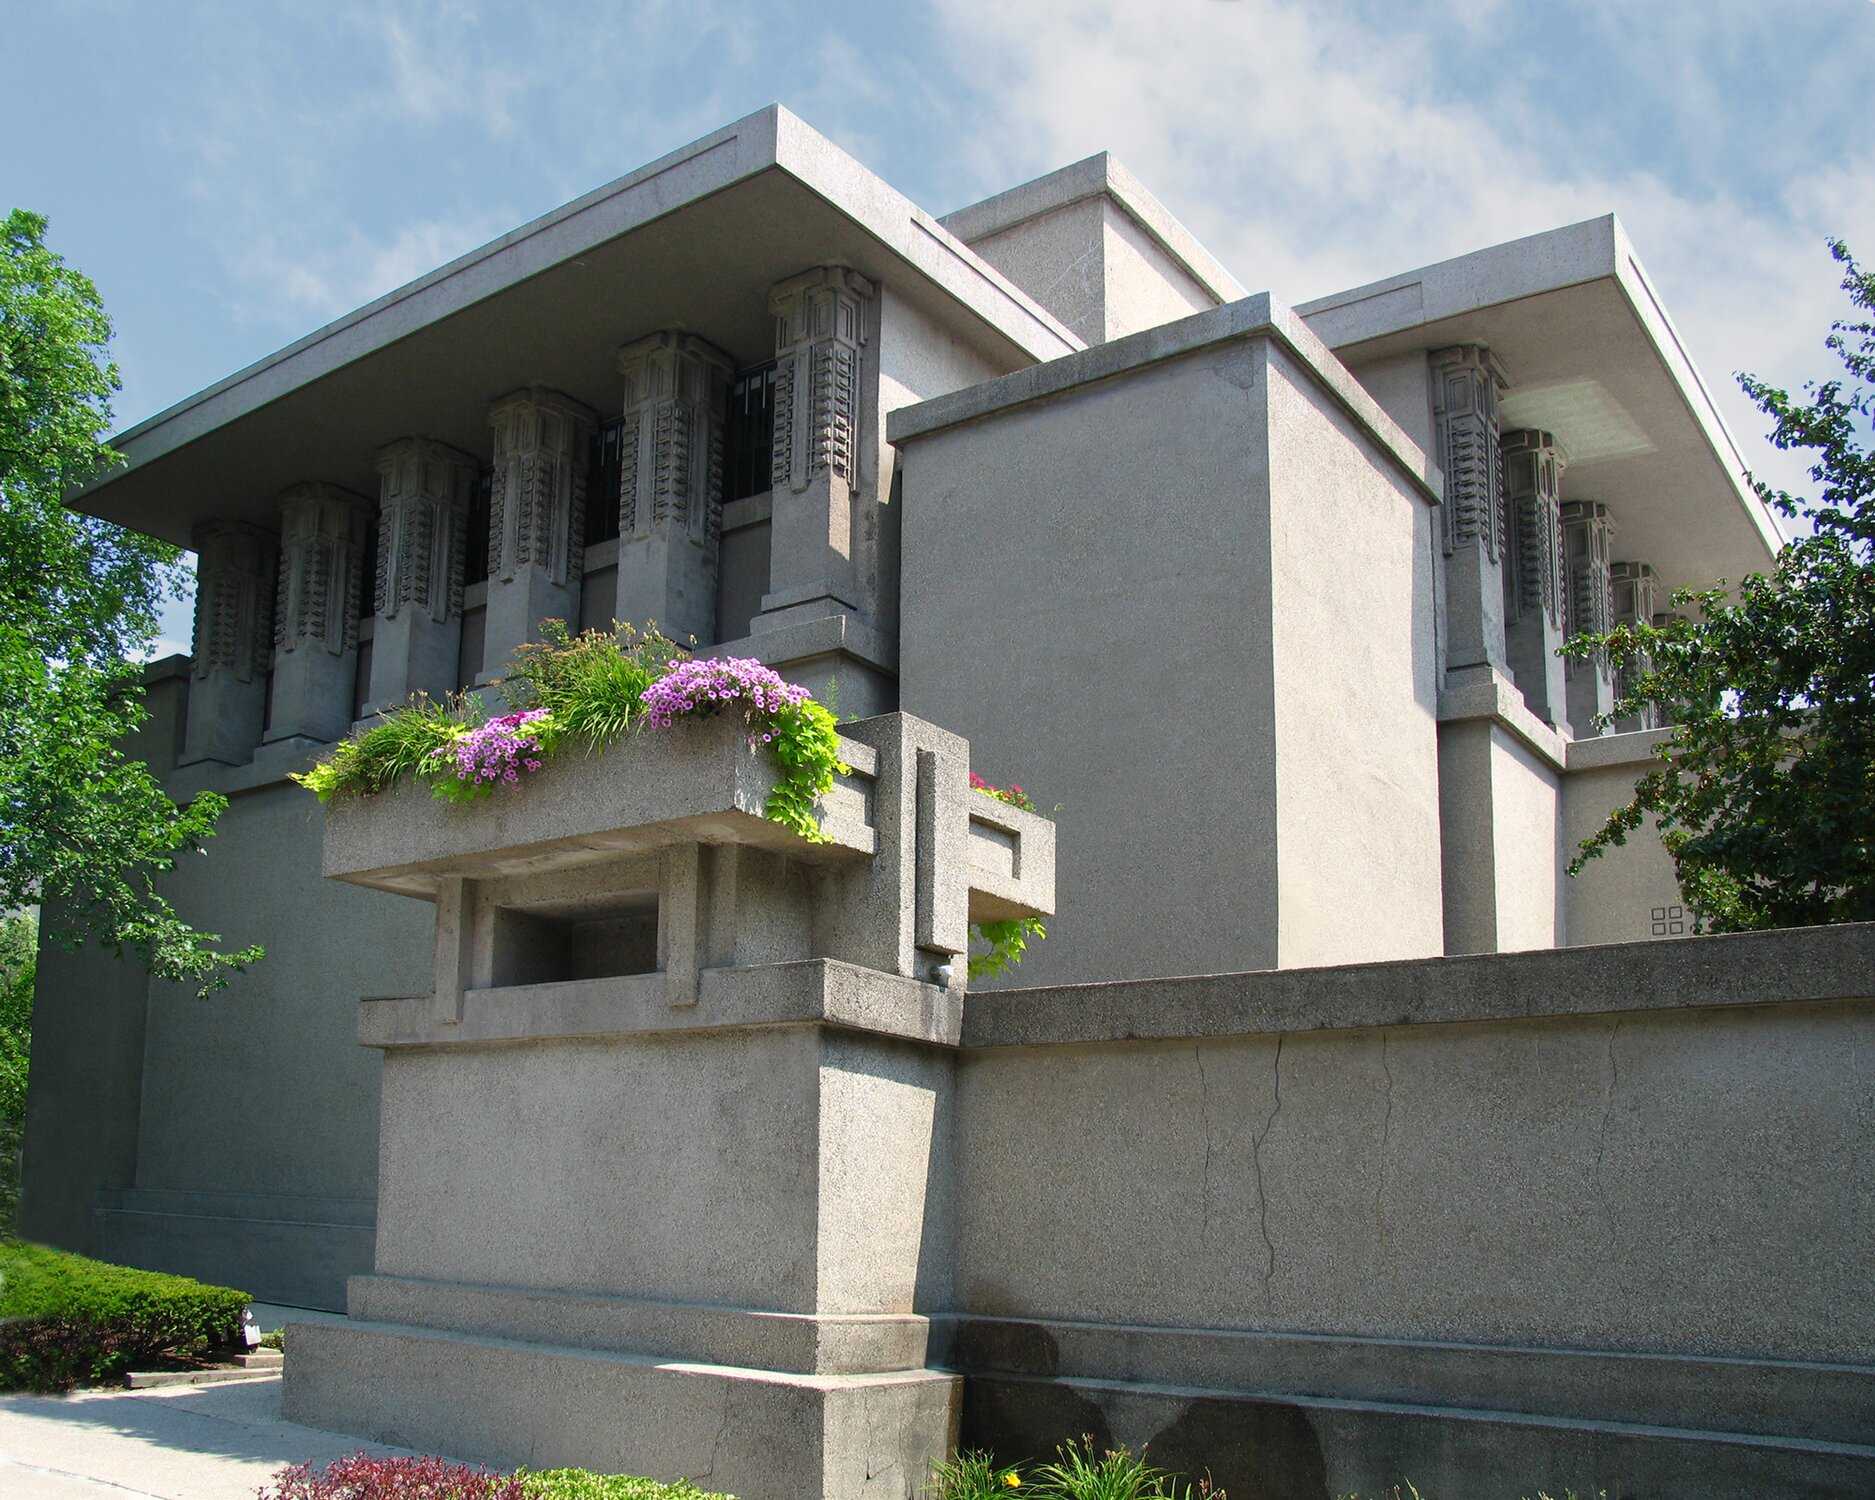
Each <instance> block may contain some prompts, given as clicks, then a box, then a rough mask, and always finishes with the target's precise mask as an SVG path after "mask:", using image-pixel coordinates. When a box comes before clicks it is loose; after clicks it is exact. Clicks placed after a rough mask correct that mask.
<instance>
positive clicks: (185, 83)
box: [0, 0, 1875, 649]
mask: <svg viewBox="0 0 1875 1500" xmlns="http://www.w3.org/2000/svg"><path fill="white" fill-rule="evenodd" d="M1870 58H1875V4H1872V3H1870V0H1809V3H1807V4H1805V5H1803V6H1796V5H1766V4H1763V3H1761V0H1759V3H1742V0H1468V3H1464V4H1455V5H1449V6H1447V5H1421V4H1414V3H1410V0H1348V3H1344V4H1332V3H1313V4H1306V5H1300V4H1288V3H1281V0H1129V3H1125V4H1118V5H1097V4H1086V3H1083V4H1068V3H1049V0H1033V3H1031V0H1002V3H999V4H995V5H978V4H965V3H962V0H937V3H934V4H930V5H927V6H922V7H912V6H897V5H881V4H878V3H873V4H864V5H849V4H840V3H834V4H819V5H813V6H792V5H786V4H760V5H744V4H726V3H717V0H691V3H685V4H664V3H652V4H643V5H622V4H611V5H607V4H588V3H581V0H556V3H554V4H552V5H543V6H532V7H527V6H513V5H510V6H495V5H492V4H489V5H477V4H474V3H470V0H436V3H421V4H399V3H391V0H385V3H374V4H347V3H343V0H332V3H324V4H319V5H313V4H300V5H289V4H277V3H276V4H269V3H264V0H249V3H239V0H229V3H224V4H207V3H203V4H179V3H174V0H143V3H137V0H64V3H59V0H53V3H50V4H46V5H41V6H33V7H30V8H21V9H19V10H16V12H15V13H14V14H13V15H11V16H10V17H9V19H8V21H7V23H6V27H5V41H4V46H3V47H0V140H5V141H6V142H7V143H8V150H7V152H6V153H5V156H4V158H0V189H3V190H4V196H5V198H6V199H7V205H6V206H12V205H14V204H18V205H21V206H26V207H31V208H35V209H38V210H39V211H41V212H43V213H45V214H47V215H48V216H49V217H50V218H51V220H52V229H51V241H52V243H53V245H54V246H55V248H57V249H59V250H60V251H62V252H63V253H64V254H65V255H66V256H67V258H68V259H70V260H71V261H72V262H73V263H74V264H76V265H78V266H79V267H81V268H82V269H84V270H85V271H86V272H88V273H89V274H90V275H91V276H92V277H93V278H94V279H95V280H96V281H97V283H98V285H99V287H100V289H101V290H102V292H103V294H104V298H105V302H106V305H107V307H108V308H109V309H110V311H111V313H112V316H113V317H114V318H115V320H116V324H117V333H118V337H117V344H116V354H117V358H118V360H119V363H120V364H121V366H122V368H123V374H124V391H123V394H122V397H121V398H120V400H119V402H118V405H117V415H118V417H119V419H120V423H121V425H125V426H127V425H129V424H130V423H132V422H135V421H137V420H140V419H141V418H143V417H145V416H148V415H150V414H151V413H153V412H155V411H158V410H160V409H161V408H163V407H164V406H166V405H168V404H170V403H171V402H173V401H176V400H179V399H181V398H182V397H184V396H187V395H188V394H190V393H191V392H193V391H195V390H198V389H200V388H201V387H202V386H204V385H207V384H209V383H211V382H212V381H214V380H217V379H219V378H220V377H222V376H224V375H226V374H229V373H230V372H232V371H233V370H235V369H237V368H239V367H240V366H241V365H244V364H246V363H248V362H250V361H252V360H254V359H256V358H258V357H260V356H261V355H264V354H266V353H268V352H270V351H271V350H273V349H275V348H278V347H279V346H280V345H282V344H285V343H288V342H290V341H291V340H293V339H295V338H297V337H298V336H300V335H301V334H303V333H305V332H307V331H309V330H310V329H311V328H313V327H315V326H317V325H318V324H320V323H323V322H325V321H327V320H329V319H330V318H332V317H335V316H337V315H339V314H340V313H343V312H345V311H347V310H348V309H350V308H351V307H354V306H356V305H357V304H359V303H361V302H364V301H366V300H368V299H369V298H371V297H374V296H376V295H378V294H379V293H381V292H384V291H386V290H388V289H390V288H391V287H393V286H396V285H398V284H399V283H401V282H403V281H406V280H408V279H410V278H411V277H413V276H416V275H419V274H421V273H422V272H424V271H426V270H428V269H430V268H431V267H433V266H435V265H436V264H438V263H440V262H441V261H443V260H446V259H448V258H449V257H451V256H454V255H456V254H459V253H461V252H462V251H463V250H466V249H469V248H471V247H472V246H474V245H477V244H480V243H482V242H483V241H485V240H488V239H490V238H493V237H494V236H495V235H497V234H500V233H502V232H504V231H505V230H507V229H510V228H512V227H513V226H514V225H515V224H517V223H520V222H522V221H523V220H525V219H528V218H531V217H532V216H534V215H535V214H538V213H541V212H544V211H545V210H547V209H550V208H552V207H554V206H556V205H558V204H560V203H562V202H564V201H566V200H567V199H569V198H571V197H574V196H576V195H577V194H579V193H581V192H583V191H585V190H586V189H588V188H591V187H594V186H596V185H598V184H599V183H601V182H605V181H607V180H609V179H610V178H613V177H616V176H618V175H619V174H621V173H623V172H626V171H629V170H631V169H632V168H633V167H635V166H637V165H639V164H641V163H643V162H645V161H648V160H650V159H651V158H653V157H655V156H658V155H660V154H662V153H663V152H665V151H668V150H670V149H671V148H673V147H675V146H678V145H681V144H682V143H683V142H685V141H688V140H691V139H693V138H694V137H696V136H698V135H701V134H703V133H704V132H706V131H708V130H710V129H712V128H713V127H715V126H717V125H719V124H722V123H724V122H726V121H728V120H731V119H733V118H735V117H737V116H738V115H742V114H746V113H747V112H749V111H750V110H752V109H755V108H758V107H760V106H761V105H763V104H766V103H769V102H770V101H772V100H777V99H778V100H780V101H781V102H782V103H784V104H787V105H788V106H789V107H790V108H792V109H794V110H795V111H796V112H797V113H799V114H801V115H802V116H803V117H804V118H806V119H807V120H808V121H809V122H810V123H811V124H813V125H815V126H816V127H817V128H819V129H820V130H822V131H823V132H825V133H826V134H828V135H829V136H831V137H833V138H834V139H835V140H837V141H838V142H840V143H841V144H842V145H843V146H845V147H846V148H847V149H848V150H850V151H852V152H853V153H854V154H855V155H856V156H858V157H859V158H860V159H861V160H862V161H864V162H865V163H866V164H867V165H868V166H870V167H872V168H873V169H874V170H875V171H877V172H879V173H880V174H881V175H883V176H884V177H886V178H887V179H888V180H890V181H891V182H892V183H893V184H894V185H895V186H897V187H898V188H899V189H900V190H901V191H903V192H905V193H906V194H907V195H908V196H910V197H911V198H913V199H914V200H915V201H917V202H919V203H920V204H922V205H924V206H925V207H926V208H928V209H930V210H932V211H933V212H936V213H943V212H946V211H948V210H949V209H951V208H954V207H956V206H958V205H960V204H962V203H966V202H969V201H972V200H974V199H976V198H979V197H982V196H984V195H985V194H987V193H991V192H994V191H996V190H998V189H1000V188H1003V187H1006V186H1009V185H1010V184H1012V183H1015V182H1019V181H1022V180H1024V179H1026V178H1029V177H1032V176H1035V175H1037V174H1038V173H1041V172H1045V171H1048V170H1050V169H1051V168H1053V167H1056V166H1060V165H1062V164H1063V163H1065V162H1068V161H1072V160H1075V159H1078V158H1079V157H1082V156H1085V155H1087V154H1089V153H1090V152H1093V151H1098V150H1103V149H1105V150H1111V151H1112V152H1114V154H1115V155H1116V156H1118V157H1119V158H1120V159H1121V160H1122V161H1124V162H1125V163H1126V164H1127V165H1128V166H1129V167H1131V168H1132V170H1133V171H1134V172H1135V173H1136V174H1137V175H1138V176H1140V177H1141V178H1142V179H1143V180H1144V181H1145V182H1146V183H1147V185H1148V186H1150V187H1151V188H1152V189H1153V191H1154V192H1156V193H1157V194H1158V196H1159V197H1160V198H1161V199H1163V200H1164V201H1165V203H1166V204H1167V205H1168V206H1169V207H1170V208H1171V209H1172V211H1173V212H1174V213H1176V214H1178V215H1179V216H1180V217H1181V218H1182V219H1184V220H1185V222H1186V223H1187V224H1188V225H1189V226H1190V227H1191V228H1192V229H1193V230H1194V231H1195V232H1196V233H1197V234H1198V236H1199V237H1200V238H1201V239H1202V240H1203V241H1204V242H1205V243H1206V245H1207V246H1208V247H1209V248H1210V249H1211V250H1212V251H1213V252H1214V253H1215V254H1217V255H1218V256H1219V258H1220V259H1222V260H1223V261H1224V263H1225V264H1226V265H1227V266H1229V267H1230V268H1231V270H1232V271H1233V272H1234V273H1235V274H1236V275H1237V277H1238V279H1239V280H1240V281H1242V282H1243V283H1244V284H1245V285H1246V286H1248V287H1250V288H1253V289H1256V290H1262V289H1265V288H1267V289H1268V290H1270V291H1272V292H1273V293H1274V294H1275V295H1276V296H1277V297H1278V298H1280V299H1282V300H1284V301H1288V302H1301V301H1306V300H1307V299H1309V298H1311V297H1314V296H1319V295H1322V294H1324V293H1327V292H1331V291H1335V290H1337V289H1340V288H1342V287H1347V286H1353V285H1358V284H1360V283H1362V282H1366V281H1371V280H1374V279H1376V278H1378V277H1381V276H1385V275H1388V274H1391V273H1393V272H1395V271H1399V270H1404V269H1407V268H1409V267H1412V266H1417V265H1421V264H1424V263H1426V262H1429V261H1433V260H1437V259H1440V258H1443V257H1445V256H1449V255H1456V254H1460V253H1462V252H1464V251H1466V250H1471V249H1475V248H1477V247H1479V246H1482V245H1487V244H1493V243H1496V242H1498V241H1501V240H1505V239H1511V238H1515V237H1516V236H1518V235H1522V234H1529V233H1533V232H1535V231H1537V230H1540V229H1546V228H1550V227H1552V226H1554V225H1557V224H1562V223H1568V222H1572V221H1574V220H1577V219H1583V218H1588V217H1590V216H1592V215H1595V214H1600V213H1605V212H1607V211H1609V210H1611V209H1612V210H1614V211H1615V212H1617V213H1619V214H1620V215H1621V217H1622V219H1623V221H1624V222H1625V223H1626V225H1627V227H1628V230H1629V232H1630V234H1631V235H1632V236H1633V238H1634V240H1635V243H1636V245H1637V246H1638V248H1639V250H1640V253H1641V256H1642V258H1643V260H1644V261H1645V263H1646V265H1647V267H1648V270H1649V273H1650V274H1651V275H1652V277H1653V278H1654V281H1655V283H1656V285H1657V286H1658V287H1659V289H1660V291H1661V294H1662V296H1663V297H1664V298H1665V300H1666V303H1667V306H1668V308H1669V309H1670V310H1671V312H1672V314H1673V316H1674V318H1675V320H1676V321H1677V323H1678V324H1679V326H1680V329H1681V332H1682V334H1683V335H1684V336H1685V338H1686V340H1687V343H1688V344H1689V346H1690V347H1691V349H1692V350H1693V353H1694V355H1695V357H1696V358H1697V359H1698V360H1699V362H1700V364H1701V366H1702V368H1703V369H1704V370H1705V373H1706V374H1707V376H1708V377H1709V379H1710V381H1711V383H1712V384H1713V386H1714V387H1715V388H1723V390H1722V394H1721V396H1720V399H1721V402H1722V405H1723V408H1724V411H1725V415H1726V418H1727V420H1728V422H1729V423H1730V424H1731V426H1732V428H1733V431H1734V432H1735V433H1736V434H1737V436H1738V438H1739V439H1740V442H1741V445H1742V446H1743V447H1744V449H1745V451H1746V454H1747V457H1748V459H1749V461H1751V462H1753V463H1754V464H1757V465H1759V466H1761V468H1762V469H1763V470H1764V471H1765V472H1766V473H1767V474H1770V475H1771V476H1773V477H1774V478H1776V479H1777V480H1779V481H1780V482H1783V483H1789V484H1795V483H1797V482H1799V481H1800V479H1801V471H1800V469H1799V468H1798V467H1797V466H1794V465H1792V464H1791V463H1790V462H1789V461H1788V460H1787V459H1784V458H1781V457H1779V456H1777V455H1774V454H1772V453H1771V452H1770V451H1769V450H1768V448H1766V446H1765V445H1764V444H1763V442H1762V441H1761V437H1760V434H1761V432H1762V422H1761V421H1760V419H1758V418H1757V416H1756V415H1755V413H1753V412H1752V411H1751V410H1750V408H1749V407H1748V406H1747V405H1746V404H1745V403H1744V402H1743V399H1742V398H1741V397H1738V396H1737V395H1736V392H1735V389H1734V388H1733V387H1732V386H1731V383H1730V381H1729V379H1728V377H1729V376H1730V375H1731V373H1732V372H1733V371H1735V370H1740V369H1748V370H1753V371H1756V372H1758V373H1760V374H1763V375H1766V376H1768V377H1771V378H1774V379H1778V380H1781V381H1784V382H1786V383H1793V384H1794V383H1798V382H1801V381H1802V380H1803V379H1804V378H1806V377H1808V376H1815V375H1821V374H1823V373H1825V365H1824V356H1823V352H1822V350H1821V347H1820V345H1821V339H1822V334H1823V330H1824V325H1825V324H1826V323H1827V321H1828V319H1829V318H1830V317H1832V316H1834V315H1836V314H1837V313H1838V312H1839V311H1840V309H1841V306H1842V301H1841V297H1840V294H1839V293H1838V292H1837V291H1836V279H1837V278H1836V277H1835V275H1834V274H1833V269H1832V266H1831V264H1830V262H1829V261H1828V258H1827V253H1826V251H1825V249H1824V240H1825V238H1826V236H1828V235H1831V234H1839V235H1843V236H1846V237H1847V238H1848V239H1849V240H1850V242H1851V244H1852V245H1857V246H1860V247H1862V254H1863V256H1864V257H1865V258H1875V149H1872V148H1871V143H1870V139H1869V131H1868V125H1867V117H1866V101H1867V98H1868V92H1869V67H1868V60H1869V59H1870ZM164 634H165V638H166V644H165V647H164V649H186V644H187V639H188V623H187V613H186V609H181V608H179V609H177V610H176V611H173V612H172V614H171V615H170V616H169V617H168V619H167V620H166V623H165V628H164Z"/></svg>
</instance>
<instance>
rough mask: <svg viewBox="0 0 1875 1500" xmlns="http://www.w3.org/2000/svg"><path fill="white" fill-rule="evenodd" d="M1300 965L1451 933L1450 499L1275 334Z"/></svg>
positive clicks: (1286, 774) (1270, 358) (1278, 637)
mask: <svg viewBox="0 0 1875 1500" xmlns="http://www.w3.org/2000/svg"><path fill="white" fill-rule="evenodd" d="M1262 348H1263V350H1264V351H1265V366H1264V371H1265V378H1266V379H1267V381H1268V391H1269V413H1270V419H1269V420H1270V425H1269V434H1270V436H1269V443H1270V472H1271V474H1272V476H1273V478H1272V481H1271V491H1270V559H1271V561H1270V571H1271V579H1272V583H1271V591H1270V603H1269V615H1268V618H1267V624H1266V628H1268V629H1269V630H1270V632H1271V633H1272V636H1273V638H1274V643H1275V649H1274V666H1275V676H1274V699H1275V715H1276V781H1277V834H1276V845H1277V851H1278V861H1279V871H1280V875H1279V879H1280V889H1279V893H1278V897H1277V902H1278V908H1279V913H1280V919H1281V924H1282V926H1281V933H1280V938H1279V942H1278V954H1277V958H1278V962H1279V963H1281V964H1283V965H1284V966H1285V967H1287V966H1291V965H1307V964H1320V963H1346V962H1356V961H1360V960H1363V959H1380V958H1414V957H1421V956H1424V955H1428V954H1434V953H1438V952H1440V951H1441V948H1442V944H1443V917H1442V914H1441V903H1440V899H1439V863H1440V860H1439V817H1438V801H1439V764H1438V736H1437V724H1436V707H1437V696H1438V672H1437V664H1436V661H1435V659H1434V644H1433V610H1434V604H1433V598H1434V596H1433V587H1432V578H1431V558H1430V552H1429V548H1428V542H1429V539H1430V536H1431V528H1432V523H1433V521H1434V520H1435V519H1436V512H1435V511H1434V509H1433V507H1432V506H1430V505H1428V504H1427V503H1426V502H1425V500H1424V499H1423V498H1421V496H1420V495H1419V493H1418V492H1417V490H1415V489H1414V488H1413V487H1412V486H1411V485H1409V484H1408V483H1407V481H1406V479H1405V478H1404V476H1402V475H1401V474H1399V473H1398V471H1397V470H1396V469H1394V467H1393V466H1392V465H1390V464H1388V463H1387V462H1386V461H1385V460H1384V458H1383V457H1382V456H1381V455H1380V454H1379V453H1378V452H1377V451H1376V450H1375V449H1374V448H1373V446H1372V445H1371V443H1370V442H1369V441H1368V440H1367V439H1366V438H1365V437H1364V436H1363V435H1362V434H1361V433H1360V432H1359V431H1358V430H1357V429H1356V428H1355V426H1354V424H1353V423H1352V422H1351V421H1350V420H1349V419H1348V417H1347V415H1346V413H1344V412H1343V411H1342V410H1341V409H1340V407H1339V406H1338V405H1336V404H1335V403H1334V402H1333V401H1331V400H1330V399H1329V397H1328V396H1327V395H1326V393H1324V392H1323V391H1322V389H1321V387H1320V386H1319V385H1317V384H1316V383H1315V381H1313V380H1312V379H1310V378H1309V377H1308V376H1307V375H1305V374H1304V373H1303V372H1302V371H1301V370H1300V369H1299V368H1298V367H1297V366H1296V364H1295V363H1294V361H1293V360H1291V359H1290V358H1289V357H1288V356H1287V355H1285V354H1283V353H1282V352H1280V351H1279V350H1277V349H1276V348H1275V346H1273V345H1271V344H1268V343H1265V344H1264V345H1263V346H1262Z"/></svg>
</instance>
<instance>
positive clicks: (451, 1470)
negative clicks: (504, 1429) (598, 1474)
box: [259, 1453, 526, 1500]
mask: <svg viewBox="0 0 1875 1500" xmlns="http://www.w3.org/2000/svg"><path fill="white" fill-rule="evenodd" d="M259 1497H260V1500H526V1491H525V1490H523V1489H522V1487H521V1481H520V1480H519V1479H512V1478H505V1477H503V1476H502V1475H500V1474H491V1473H490V1472H489V1471H488V1470H487V1469H471V1468H469V1467H468V1466H467V1465H466V1464H452V1463H450V1462H449V1460H448V1459H444V1458H373V1457H372V1456H371V1455H370V1454H369V1453H354V1454H353V1455H352V1456H351V1457H350V1458H341V1459H336V1460H334V1461H333V1462H332V1463H329V1464H327V1465H326V1466H325V1468H323V1469H320V1470H315V1469H314V1468H313V1466H312V1465H311V1464H294V1465H293V1467H291V1468H290V1469H282V1470H281V1471H280V1472H279V1473H278V1474H276V1475H275V1476H274V1481H273V1483H272V1484H270V1485H268V1486H266V1487H265V1488H263V1489H262V1490H260V1491H259Z"/></svg>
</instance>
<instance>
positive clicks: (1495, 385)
mask: <svg viewBox="0 0 1875 1500" xmlns="http://www.w3.org/2000/svg"><path fill="white" fill-rule="evenodd" d="M1429 359H1430V362H1431V366H1432V405H1433V417H1434V421H1435V424H1436V427H1437V433H1438V443H1439V467H1440V468H1441V469H1442V470H1443V471H1444V474H1445V503H1444V505H1443V506H1442V507H1441V510H1442V512H1443V522H1444V530H1445V551H1446V555H1447V556H1448V557H1449V556H1450V555H1451V554H1452V553H1454V552H1456V551H1457V550H1458V549H1459V547H1460V546H1462V545H1464V544H1465V543H1468V542H1476V543H1478V544H1479V545H1481V546H1482V547H1483V549H1484V553H1485V556H1486V557H1488V558H1490V559H1491V560H1492V561H1493V562H1496V561H1498V560H1499V558H1500V557H1501V556H1502V553H1503V546H1504V500H1503V464H1502V460H1501V458H1500V455H1499V452H1498V400H1499V398H1500V397H1501V396H1502V395H1503V393H1504V392H1505V391H1506V390H1508V389H1509V387H1510V377H1509V375H1508V374H1507V373H1506V371H1505V369H1504V365H1503V362H1502V361H1501V360H1499V359H1498V357H1497V356H1496V355H1495V354H1493V353H1492V352H1491V350H1490V348H1489V347H1488V346H1486V345H1484V344H1454V345H1452V346H1450V347H1448V348H1444V349H1436V350H1434V351H1433V352H1432V354H1431V355H1430V356H1429Z"/></svg>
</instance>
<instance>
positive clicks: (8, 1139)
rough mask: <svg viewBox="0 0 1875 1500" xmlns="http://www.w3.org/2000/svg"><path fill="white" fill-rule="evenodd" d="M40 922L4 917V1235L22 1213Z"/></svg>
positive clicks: (0, 1132) (0, 1153)
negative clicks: (22, 1156) (22, 1160)
mask: <svg viewBox="0 0 1875 1500" xmlns="http://www.w3.org/2000/svg"><path fill="white" fill-rule="evenodd" d="M38 964H39V923H38V921H37V919H36V918H35V917H34V916H33V915H32V914H31V913H30V912H14V913H13V914H11V915H10V916H5V917H0V1239H4V1238H5V1237H6V1236H7V1235H8V1234H9V1233H11V1232H12V1230H13V1228H14V1226H15V1224H16V1222H17V1217H18V1214H19V1203H20V1147H21V1145H22V1144H23V1143H24V1141H25V1139H26V1064H27V1061H28V1059H29V1057H30V1056H31V1054H32V1044H33V974H34V971H35V970H36V969H37V968H38Z"/></svg>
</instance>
